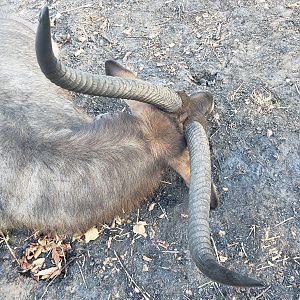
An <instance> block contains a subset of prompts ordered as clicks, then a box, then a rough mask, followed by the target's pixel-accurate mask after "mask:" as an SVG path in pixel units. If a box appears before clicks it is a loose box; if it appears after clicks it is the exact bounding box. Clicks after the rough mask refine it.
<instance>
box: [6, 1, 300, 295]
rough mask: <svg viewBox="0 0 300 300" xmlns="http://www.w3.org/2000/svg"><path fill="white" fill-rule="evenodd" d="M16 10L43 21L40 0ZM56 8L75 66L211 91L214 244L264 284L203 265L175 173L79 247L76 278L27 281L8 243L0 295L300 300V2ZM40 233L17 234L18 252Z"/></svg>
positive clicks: (60, 4) (93, 110) (105, 104)
mask: <svg viewBox="0 0 300 300" xmlns="http://www.w3.org/2000/svg"><path fill="white" fill-rule="evenodd" d="M15 2H16V1H7V0H0V8H1V7H3V6H6V8H7V6H8V5H10V7H11V10H12V11H14V12H15V13H17V14H18V15H19V16H21V17H23V18H26V19H29V20H30V21H32V22H36V20H37V18H38V13H39V9H40V8H41V5H42V4H41V2H40V1H36V0H28V1H18V2H17V3H15ZM49 5H50V9H51V17H52V20H53V28H52V30H53V33H54V40H55V41H56V42H57V43H58V44H59V46H60V48H61V57H62V59H64V61H66V62H68V64H69V65H71V66H73V67H77V68H80V69H82V70H87V71H90V72H93V73H99V74H103V73H104V61H105V60H107V59H115V60H117V61H119V62H121V63H122V64H124V65H125V66H127V67H128V68H130V69H132V70H134V71H136V72H138V74H139V75H140V77H141V78H143V79H145V80H148V81H151V82H154V83H159V84H163V85H167V86H170V87H172V88H174V89H175V90H186V91H188V92H189V93H191V92H195V91H200V90H207V91H210V92H211V93H212V94H213V95H214V99H215V104H216V107H215V110H214V116H213V117H212V118H211V120H210V142H211V147H212V160H213V176H214V180H215V183H216V185H217V189H218V191H219V194H220V205H219V208H218V209H216V210H215V211H213V212H211V230H212V238H213V240H214V243H215V246H216V249H217V251H218V256H219V259H220V260H221V261H222V262H223V264H224V265H225V266H226V267H229V268H232V269H235V270H239V271H241V272H242V273H249V274H252V275H253V276H256V277H258V278H261V279H262V280H264V281H265V282H266V283H267V285H266V287H265V288H264V289H235V288H231V287H226V286H222V285H219V284H214V283H212V282H210V281H209V280H208V279H207V278H206V277H204V276H203V275H202V274H201V273H200V272H199V271H198V270H197V268H196V266H195V265H194V263H193V262H192V261H191V258H190V254H189V251H188V245H187V238H186V231H187V218H186V214H187V198H188V189H187V188H186V187H185V186H184V184H183V182H182V180H181V179H180V178H179V177H178V176H177V175H176V174H175V173H173V172H171V171H167V172H166V174H165V176H164V179H163V182H162V183H161V186H160V189H159V190H158V191H157V192H156V194H155V195H153V197H151V198H150V199H148V200H147V202H145V204H144V205H143V206H142V207H141V208H140V210H138V211H134V212H132V213H131V214H130V215H129V216H121V218H123V219H124V220H123V222H122V223H123V224H121V225H118V224H117V226H116V227H115V228H113V229H109V228H106V229H105V230H104V233H103V234H102V235H101V237H100V238H98V239H97V240H96V241H94V242H90V243H88V244H84V243H79V244H76V245H74V252H73V253H72V255H73V258H74V259H73V260H71V259H70V264H69V265H68V268H67V269H66V273H65V275H61V276H60V277H58V278H57V279H55V280H54V281H52V282H49V281H48V282H36V281H34V280H33V279H31V278H29V277H25V276H22V275H20V274H19V273H18V270H17V268H16V264H15V263H13V262H12V257H11V255H10V253H9V251H8V249H7V247H6V245H5V243H4V242H3V241H2V242H1V244H0V299H40V298H41V297H43V299H101V300H110V299H130V300H137V299H157V300H160V299H161V300H168V299H172V300H177V299H178V300H179V299H180V300H181V299H195V300H198V299H232V300H233V299H251V300H254V299H272V300H276V299H284V300H289V299H290V300H292V299H293V300H297V299H300V298H299V297H300V211H299V200H300V120H299V116H300V75H299V74H300V42H299V41H300V2H299V1H297V0H286V1H285V0H284V1H277V0H266V1H264V0H250V1H245V0H243V1H240V0H224V1H192V0H186V1H179V0H168V1H166V0H158V1H150V0H140V1H139V0H135V1H134V0H132V1H130V0H116V1H110V0H107V1H103V2H102V1H100V0H88V1H83V0H72V1H70V0H57V1H50V3H49ZM0 55H1V54H0ZM29 84H30V83H29ZM74 97H75V103H76V104H77V105H78V106H80V107H82V108H83V109H84V110H86V111H88V112H89V113H90V114H94V115H97V114H99V113H103V112H106V111H114V110H120V109H123V108H124V104H123V103H122V102H121V101H117V100H115V99H102V98H99V97H98V98H97V97H94V98H91V97H85V96H81V95H75V96H74ZM153 204H155V205H154V207H153ZM152 208H153V209H152ZM151 209H152V210H151ZM137 220H138V221H145V222H146V223H147V225H146V233H147V236H146V237H143V236H140V235H136V234H134V233H133V230H132V228H133V224H135V223H136V222H137ZM109 225H110V224H109ZM30 235H31V233H30V232H26V231H20V230H19V231H14V232H11V233H10V238H11V239H10V245H11V247H12V248H13V250H14V251H15V252H16V253H17V254H18V253H20V252H21V251H22V249H23V247H24V245H26V239H27V238H28V237H29V236H30ZM143 256H147V257H148V258H150V259H151V260H149V259H146V258H145V257H143ZM226 258H227V260H226Z"/></svg>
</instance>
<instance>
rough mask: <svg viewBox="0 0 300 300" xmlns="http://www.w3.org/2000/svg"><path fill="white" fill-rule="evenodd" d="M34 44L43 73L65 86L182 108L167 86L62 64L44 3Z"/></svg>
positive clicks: (176, 108)
mask: <svg viewBox="0 0 300 300" xmlns="http://www.w3.org/2000/svg"><path fill="white" fill-rule="evenodd" d="M35 48H36V55H37V60H38V63H39V65H40V68H41V70H42V71H43V73H44V74H45V76H46V77H47V78H48V79H49V80H51V81H52V82H53V83H55V84H56V85H58V86H60V87H62V88H64V89H67V90H70V91H74V92H78V93H83V94H89V95H94V96H105V97H117V98H125V99H132V100H136V101H141V102H146V103H149V104H153V105H156V106H158V107H159V108H161V109H163V110H165V111H168V112H175V111H177V110H178V109H180V108H181V105H182V102H181V99H180V97H179V96H178V95H177V93H176V92H173V91H171V90H170V89H168V88H166V87H158V86H155V85H153V84H150V83H147V82H144V81H141V80H130V79H124V78H117V77H110V76H101V75H98V76H96V75H92V74H89V73H85V72H80V71H77V70H74V69H72V68H69V67H67V66H65V65H63V64H62V63H61V62H60V61H58V60H57V59H56V57H55V55H54V53H53V51H52V44H51V33H50V20H49V10H48V7H47V6H45V7H44V8H43V9H42V11H41V14H40V19H39V25H38V29H37V34H36V42H35Z"/></svg>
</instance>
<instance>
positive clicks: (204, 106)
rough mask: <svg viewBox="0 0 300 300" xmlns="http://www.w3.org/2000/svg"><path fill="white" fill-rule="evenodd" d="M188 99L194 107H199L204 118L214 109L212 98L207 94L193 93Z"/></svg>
mask: <svg viewBox="0 0 300 300" xmlns="http://www.w3.org/2000/svg"><path fill="white" fill-rule="evenodd" d="M190 99H191V100H192V101H193V102H194V103H195V104H196V105H201V112H202V114H204V115H205V116H207V115H209V114H210V113H211V112H212V111H213V109H214V100H213V96H212V95H211V94H210V93H208V92H198V93H194V94H192V95H191V96H190Z"/></svg>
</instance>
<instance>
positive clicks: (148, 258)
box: [143, 255, 152, 262]
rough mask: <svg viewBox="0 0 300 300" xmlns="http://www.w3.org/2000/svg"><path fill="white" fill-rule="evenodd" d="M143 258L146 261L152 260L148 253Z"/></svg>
mask: <svg viewBox="0 0 300 300" xmlns="http://www.w3.org/2000/svg"><path fill="white" fill-rule="evenodd" d="M143 260H144V261H146V262H150V261H151V260H152V258H150V257H148V256H146V255H143Z"/></svg>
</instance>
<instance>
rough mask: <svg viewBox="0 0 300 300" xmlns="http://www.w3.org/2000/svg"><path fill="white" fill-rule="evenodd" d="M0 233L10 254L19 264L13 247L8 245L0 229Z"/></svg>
mask: <svg viewBox="0 0 300 300" xmlns="http://www.w3.org/2000/svg"><path fill="white" fill-rule="evenodd" d="M0 235H1V237H2V239H3V241H4V242H5V244H6V246H7V248H8V250H9V252H10V254H11V255H12V257H13V258H14V260H15V261H16V262H17V264H18V265H20V263H19V260H18V259H17V257H16V255H15V253H14V251H13V249H12V248H11V247H10V245H9V243H8V239H7V238H6V237H5V235H4V233H3V232H2V230H1V231H0Z"/></svg>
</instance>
